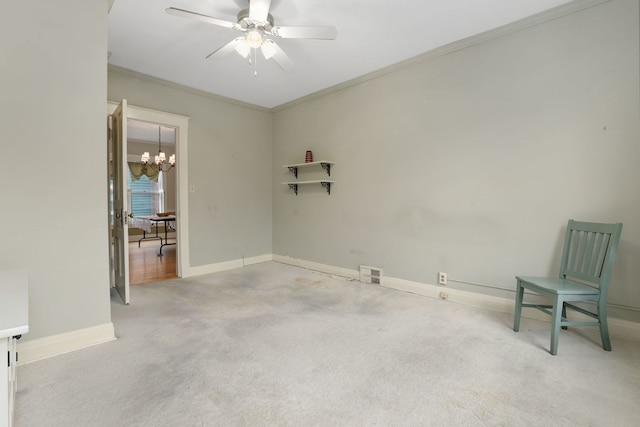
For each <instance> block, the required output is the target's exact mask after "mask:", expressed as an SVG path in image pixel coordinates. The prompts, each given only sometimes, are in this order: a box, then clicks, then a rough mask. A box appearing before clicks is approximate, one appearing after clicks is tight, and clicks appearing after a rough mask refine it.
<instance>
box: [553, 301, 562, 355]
mask: <svg viewBox="0 0 640 427" xmlns="http://www.w3.org/2000/svg"><path fill="white" fill-rule="evenodd" d="M562 307H564V301H561V300H560V299H558V298H556V300H555V301H554V302H553V315H552V317H551V349H550V353H551V354H552V355H554V356H555V355H556V354H558V339H559V338H560V321H561V320H562Z"/></svg>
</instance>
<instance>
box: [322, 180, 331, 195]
mask: <svg viewBox="0 0 640 427" xmlns="http://www.w3.org/2000/svg"><path fill="white" fill-rule="evenodd" d="M320 184H321V185H322V186H323V187H324V188H326V189H327V194H331V183H330V182H328V181H322V182H321V183H320Z"/></svg>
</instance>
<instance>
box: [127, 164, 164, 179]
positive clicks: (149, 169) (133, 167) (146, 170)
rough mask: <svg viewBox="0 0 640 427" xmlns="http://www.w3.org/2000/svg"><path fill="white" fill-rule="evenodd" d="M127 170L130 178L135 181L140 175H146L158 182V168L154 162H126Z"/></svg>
mask: <svg viewBox="0 0 640 427" xmlns="http://www.w3.org/2000/svg"><path fill="white" fill-rule="evenodd" d="M128 164H129V172H131V180H132V181H137V180H139V179H140V178H142V175H146V177H147V178H149V179H150V180H152V181H155V182H158V175H160V168H158V165H156V164H155V163H152V164H150V165H143V164H142V163H138V162H128Z"/></svg>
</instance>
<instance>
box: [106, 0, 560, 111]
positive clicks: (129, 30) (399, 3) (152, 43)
mask: <svg viewBox="0 0 640 427" xmlns="http://www.w3.org/2000/svg"><path fill="white" fill-rule="evenodd" d="M568 2H569V0H393V1H392V0H305V1H300V0H298V1H296V0H272V3H271V14H272V15H273V17H274V20H275V25H282V26H304V25H333V26H335V27H336V28H337V30H338V36H337V38H336V39H335V40H300V39H298V40H295V39H276V41H277V43H278V45H280V47H281V48H282V49H283V50H284V51H285V52H286V53H287V54H288V55H289V57H290V58H291V59H292V60H293V62H294V64H295V65H294V67H293V68H292V69H290V70H289V71H284V70H282V69H281V68H280V67H279V66H278V65H277V63H275V62H274V61H273V60H268V61H267V60H265V59H264V57H262V56H261V55H260V54H258V60H257V63H256V70H257V73H258V75H257V77H254V66H252V65H249V63H248V61H247V60H246V59H244V58H242V57H241V56H240V55H238V54H237V53H236V52H232V53H230V54H228V55H227V56H225V57H224V58H222V59H220V60H216V61H213V60H207V59H205V57H206V56H207V55H209V54H210V53H211V52H213V51H214V50H216V49H218V48H219V47H221V46H223V45H225V44H226V43H228V42H229V41H231V40H232V39H234V38H235V37H238V36H240V35H242V33H240V32H239V31H236V30H232V29H229V28H224V27H219V26H215V25H211V24H208V23H204V22H199V21H194V20H191V19H186V18H182V17H178V16H173V15H169V14H167V13H166V12H165V9H166V8H167V7H176V8H180V9H186V10H190V11H193V12H198V13H201V14H205V15H209V16H213V17H216V18H220V19H224V20H227V21H233V22H236V14H237V12H238V11H239V10H240V9H244V8H247V7H248V4H249V1H248V0H115V2H114V3H113V7H112V8H111V12H110V14H109V52H110V57H109V63H110V64H113V65H116V66H118V67H123V68H127V69H130V70H133V71H137V72H140V73H143V74H147V75H150V76H154V77H158V78H161V79H164V80H168V81H171V82H175V83H179V84H182V85H185V86H189V87H192V88H196V89H200V90H203V91H206V92H210V93H213V94H216V95H221V96H225V97H228V98H232V99H235V100H238V101H243V102H247V103H250V104H254V105H258V106H262V107H267V108H273V107H277V106H279V105H282V104H285V103H287V102H290V101H293V100H295V99H298V98H301V97H303V96H306V95H309V94H311V93H314V92H317V91H320V90H323V89H326V88H329V87H331V86H334V85H337V84H340V83H343V82H345V81H348V80H351V79H354V78H356V77H360V76H362V75H365V74H368V73H370V72H373V71H376V70H379V69H381V68H384V67H387V66H390V65H393V64H396V63H398V62H401V61H403V60H406V59H409V58H412V57H414V56H417V55H420V54H422V53H425V52H428V51H430V50H433V49H435V48H438V47H441V46H444V45H446V44H449V43H452V42H455V41H458V40H461V39H464V38H466V37H469V36H472V35H475V34H479V33H482V32H484V31H487V30H491V29H494V28H497V27H500V26H502V25H505V24H508V23H511V22H513V21H517V20H519V19H522V18H525V17H527V16H530V15H533V14H536V13H538V12H542V11H544V10H547V9H550V8H552V7H555V6H559V5H561V4H564V3H568Z"/></svg>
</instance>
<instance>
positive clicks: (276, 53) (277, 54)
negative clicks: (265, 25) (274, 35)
mask: <svg viewBox="0 0 640 427" xmlns="http://www.w3.org/2000/svg"><path fill="white" fill-rule="evenodd" d="M263 45H268V46H269V49H272V50H273V51H272V52H271V53H270V55H269V57H267V55H266V53H265V50H264V48H263V49H262V53H263V54H265V57H267V59H269V58H273V59H274V60H275V61H276V62H277V63H278V65H279V66H280V67H282V69H283V70H285V71H286V70H289V69H291V67H293V61H292V60H291V58H289V56H288V55H287V54H286V53H284V50H282V49H281V48H280V46H278V45H277V44H276V42H274V41H273V40H265V41H264V42H263Z"/></svg>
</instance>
